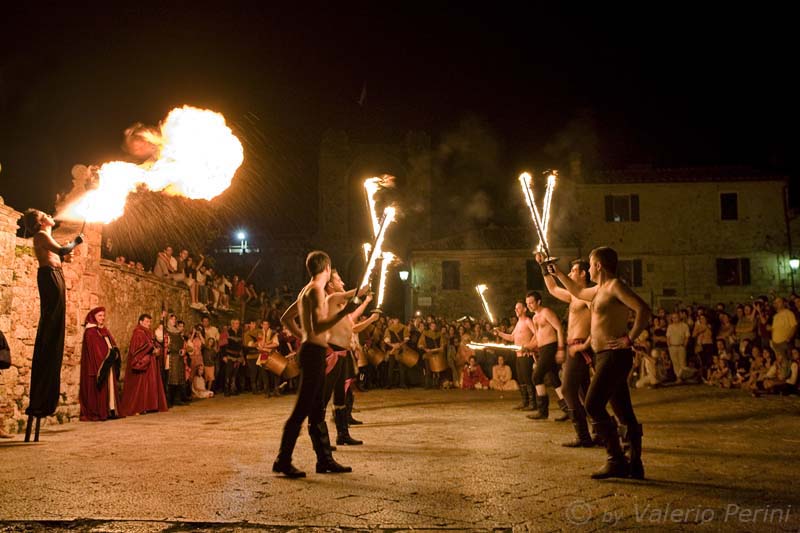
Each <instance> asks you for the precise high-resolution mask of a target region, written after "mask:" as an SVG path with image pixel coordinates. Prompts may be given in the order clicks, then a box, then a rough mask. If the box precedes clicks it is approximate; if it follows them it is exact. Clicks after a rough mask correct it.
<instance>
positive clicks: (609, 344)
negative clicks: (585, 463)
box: [549, 246, 651, 479]
mask: <svg viewBox="0 0 800 533" xmlns="http://www.w3.org/2000/svg"><path fill="white" fill-rule="evenodd" d="M549 268H550V270H551V272H552V273H553V274H555V275H556V276H557V277H558V280H559V281H560V282H561V283H562V284H563V285H564V287H566V289H567V290H568V291H569V292H570V294H571V295H572V296H574V297H575V298H578V299H580V300H585V301H588V302H591V312H592V326H591V343H592V349H593V350H594V352H595V374H594V377H593V378H592V381H591V384H590V385H589V390H588V391H587V393H586V412H587V413H588V414H589V416H590V417H591V418H592V425H593V426H594V428H595V430H596V431H597V433H598V434H599V435H600V437H601V438H603V439H604V441H605V444H606V450H607V451H608V459H607V460H606V464H605V465H604V466H603V468H602V469H600V470H599V471H597V472H595V473H594V474H592V478H594V479H605V478H610V477H627V476H630V477H632V478H635V479H644V466H643V465H642V426H641V424H639V421H638V420H637V419H636V414H635V413H634V412H633V405H632V404H631V393H630V390H628V373H629V372H630V370H631V366H632V365H633V350H632V349H631V346H632V345H633V342H632V341H631V339H635V338H637V337H638V336H639V334H640V333H641V332H642V330H643V329H644V328H645V326H646V325H647V321H648V320H649V319H650V315H651V312H650V308H649V307H648V306H647V304H646V303H645V302H644V301H643V300H642V299H641V298H640V297H639V296H638V295H637V294H636V293H635V292H633V290H631V289H630V288H629V287H628V286H627V285H625V283H623V282H622V281H620V280H619V278H617V252H616V251H614V250H613V249H611V248H608V247H606V246H603V247H600V248H595V249H594V250H592V253H591V254H589V277H590V279H591V280H592V281H593V282H595V283H596V285H595V286H593V287H588V288H582V287H581V286H580V285H579V284H578V283H575V281H573V280H572V279H570V278H569V277H567V276H565V275H564V273H563V272H560V271H559V270H558V268H557V267H556V266H555V265H553V266H550V267H549ZM629 310H633V311H634V312H635V313H636V318H635V320H634V322H633V327H632V328H631V329H630V331H628V313H629ZM609 400H610V401H611V407H612V409H613V410H614V414H615V415H616V416H617V418H618V419H619V420H620V422H622V423H623V424H624V425H625V426H626V430H627V431H626V432H627V437H628V439H629V440H630V464H629V463H628V461H627V460H626V458H625V455H624V453H623V451H622V446H621V445H620V439H619V434H618V433H617V423H616V421H615V420H614V419H613V418H612V417H611V416H609V414H608V411H606V404H607V403H608V402H609Z"/></svg>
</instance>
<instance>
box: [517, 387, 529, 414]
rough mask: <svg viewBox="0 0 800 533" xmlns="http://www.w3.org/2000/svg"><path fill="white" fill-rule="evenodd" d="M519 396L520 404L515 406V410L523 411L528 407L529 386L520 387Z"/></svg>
mask: <svg viewBox="0 0 800 533" xmlns="http://www.w3.org/2000/svg"><path fill="white" fill-rule="evenodd" d="M519 396H520V404H519V405H517V406H515V407H514V409H516V410H517V411H521V410H523V409H525V408H526V407H528V400H529V398H528V386H527V385H520V386H519Z"/></svg>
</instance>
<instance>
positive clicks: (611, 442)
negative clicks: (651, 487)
mask: <svg viewBox="0 0 800 533" xmlns="http://www.w3.org/2000/svg"><path fill="white" fill-rule="evenodd" d="M592 426H593V427H594V428H595V431H596V432H597V434H598V435H600V436H601V437H602V438H603V440H604V441H605V443H606V451H607V452H608V457H607V458H606V464H605V465H603V468H601V469H600V470H598V471H597V472H595V473H593V474H592V479H607V478H610V477H628V473H629V469H628V461H627V460H626V459H625V454H624V453H623V452H622V446H621V445H620V441H619V434H618V433H617V421H616V420H614V419H613V418H609V419H608V420H605V421H603V422H595V423H594V424H592Z"/></svg>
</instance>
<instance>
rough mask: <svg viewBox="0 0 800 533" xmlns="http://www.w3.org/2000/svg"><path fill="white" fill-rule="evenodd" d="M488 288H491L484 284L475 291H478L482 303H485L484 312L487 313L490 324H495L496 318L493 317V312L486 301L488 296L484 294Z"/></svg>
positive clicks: (476, 287)
mask: <svg viewBox="0 0 800 533" xmlns="http://www.w3.org/2000/svg"><path fill="white" fill-rule="evenodd" d="M488 288H489V287H487V286H486V285H484V284H480V285H476V286H475V290H476V291H478V295H480V297H481V301H482V302H483V310H484V311H485V312H486V316H487V317H488V318H489V322H491V323H492V324H494V316H492V311H491V310H490V309H489V302H487V301H486V295H485V294H484V293H485V292H486V290H487V289H488Z"/></svg>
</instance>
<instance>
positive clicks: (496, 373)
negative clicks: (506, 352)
mask: <svg viewBox="0 0 800 533" xmlns="http://www.w3.org/2000/svg"><path fill="white" fill-rule="evenodd" d="M489 386H490V387H491V388H492V389H494V390H500V391H513V390H518V389H519V386H518V385H517V382H516V380H513V379H511V367H510V366H508V365H507V364H506V362H505V358H504V357H503V356H502V355H498V356H497V364H496V365H494V366H493V367H492V380H491V381H490V382H489Z"/></svg>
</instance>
